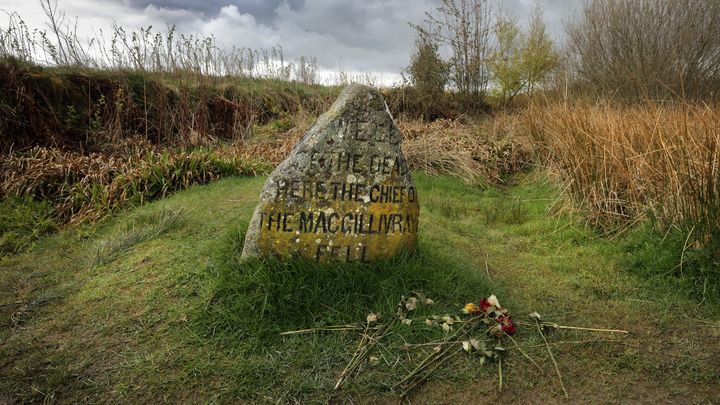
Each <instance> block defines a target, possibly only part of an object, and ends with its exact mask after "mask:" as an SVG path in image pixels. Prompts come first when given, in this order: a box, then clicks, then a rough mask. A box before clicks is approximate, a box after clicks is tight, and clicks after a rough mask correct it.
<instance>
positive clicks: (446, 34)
mask: <svg viewBox="0 0 720 405" xmlns="http://www.w3.org/2000/svg"><path fill="white" fill-rule="evenodd" d="M426 15H427V19H426V21H425V22H426V26H427V27H429V28H424V27H420V26H415V29H417V30H418V32H420V34H421V35H426V36H429V37H432V39H433V40H434V41H437V42H438V43H440V44H442V45H445V46H447V47H448V48H449V49H450V53H451V55H450V60H449V64H450V77H451V80H452V83H453V84H454V86H455V88H456V90H457V91H458V93H459V94H460V95H461V96H462V97H463V103H464V104H465V107H466V108H472V107H475V106H478V105H481V104H482V103H483V98H484V96H485V93H486V92H487V88H488V83H489V80H490V72H489V70H488V65H487V61H488V56H489V55H490V53H491V51H492V49H491V46H492V44H491V31H492V13H491V7H490V4H489V2H488V0H442V4H441V5H440V6H439V7H438V8H437V9H436V10H435V12H432V13H431V12H428V13H426Z"/></svg>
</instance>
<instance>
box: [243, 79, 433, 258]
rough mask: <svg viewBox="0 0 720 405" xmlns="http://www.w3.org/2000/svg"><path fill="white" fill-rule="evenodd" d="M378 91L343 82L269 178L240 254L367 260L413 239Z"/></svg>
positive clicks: (413, 224)
mask: <svg viewBox="0 0 720 405" xmlns="http://www.w3.org/2000/svg"><path fill="white" fill-rule="evenodd" d="M401 141H402V138H401V135H400V131H399V130H398V128H397V126H396V125H395V122H394V121H393V118H392V116H391V114H390V111H389V110H388V107H387V105H386V104H385V101H384V100H383V98H382V96H381V95H380V93H379V92H378V91H377V90H375V89H372V88H370V87H366V86H361V85H351V86H348V87H347V88H345V90H343V92H342V93H341V94H340V96H339V97H338V99H337V100H336V101H335V103H333V105H332V106H331V107H330V109H329V110H328V111H327V112H325V113H324V114H322V115H321V116H320V117H319V118H318V120H317V121H316V122H315V124H313V126H312V127H311V128H310V129H309V130H308V131H307V133H306V134H305V135H304V136H303V138H302V139H301V140H300V142H299V143H298V144H297V145H296V146H295V148H294V149H293V151H292V152H291V153H290V155H289V156H288V157H287V158H286V159H285V161H283V162H282V163H281V164H280V165H279V166H278V167H277V168H276V169H275V170H274V171H273V172H272V174H271V175H270V176H269V177H268V179H267V181H266V182H265V185H264V187H263V189H262V192H261V193H260V202H259V204H258V205H257V208H256V209H255V213H254V214H253V217H252V219H251V221H250V224H249V227H248V231H247V235H246V237H245V246H244V248H243V252H242V257H243V258H250V257H269V256H276V257H280V258H301V259H306V260H312V261H316V262H321V263H324V262H329V261H347V262H351V261H352V262H369V261H374V260H378V259H383V258H390V257H393V256H395V255H397V254H399V253H401V252H403V251H408V250H412V249H413V248H414V247H415V244H416V243H417V232H418V216H419V203H418V195H417V190H416V188H415V184H414V183H413V180H412V177H411V175H410V172H409V170H408V166H407V163H406V161H405V158H404V156H403V153H402V150H401V148H400V146H401Z"/></svg>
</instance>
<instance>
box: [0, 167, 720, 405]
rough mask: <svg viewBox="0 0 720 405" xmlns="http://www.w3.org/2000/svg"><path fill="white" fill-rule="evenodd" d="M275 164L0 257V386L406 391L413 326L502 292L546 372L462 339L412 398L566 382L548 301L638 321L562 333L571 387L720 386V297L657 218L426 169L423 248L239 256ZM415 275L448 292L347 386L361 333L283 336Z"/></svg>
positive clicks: (383, 300)
mask: <svg viewBox="0 0 720 405" xmlns="http://www.w3.org/2000/svg"><path fill="white" fill-rule="evenodd" d="M263 181H264V178H262V177H256V178H227V179H222V180H219V181H217V182H214V183H212V184H210V185H206V186H193V187H191V188H190V189H188V190H186V191H182V192H179V193H177V194H175V195H173V196H171V197H169V198H167V199H164V200H161V201H156V202H153V203H150V204H147V205H144V206H141V207H139V208H135V209H133V210H132V211H130V212H126V213H123V214H119V215H116V216H114V217H112V218H109V219H106V220H104V221H102V222H100V223H99V224H97V225H94V226H92V225H85V226H80V227H71V228H68V229H65V230H64V231H62V232H60V233H58V234H55V235H52V236H49V237H46V238H43V239H41V240H39V241H38V242H37V243H36V244H35V245H34V247H33V248H32V249H30V250H29V251H27V252H25V253H22V254H19V255H12V256H8V257H5V258H2V259H0V260H2V261H0V312H1V315H2V318H1V319H2V321H1V322H2V324H0V359H1V360H0V375H2V378H0V402H1V401H3V400H7V401H11V400H21V401H38V402H40V401H47V400H60V401H63V402H115V401H128V402H129V401H138V400H142V401H145V402H150V401H152V402H160V401H166V402H178V401H185V402H190V401H192V402H199V401H200V402H210V401H214V400H217V401H225V402H228V401H231V400H238V399H240V400H244V401H247V402H278V401H279V402H303V403H313V402H326V401H327V400H328V399H330V398H334V399H336V400H340V401H343V400H349V399H352V400H353V401H354V402H365V403H371V402H372V403H375V402H378V401H382V402H391V403H392V402H396V401H397V396H396V394H397V393H395V392H393V391H392V390H391V389H390V386H392V385H393V384H394V383H395V382H397V381H399V380H400V379H401V378H402V377H403V376H404V375H406V374H407V372H408V371H407V369H409V368H411V367H412V366H413V365H414V364H416V363H417V362H418V361H419V359H421V358H422V357H423V355H424V352H425V353H426V352H429V351H430V350H432V349H431V347H420V348H416V349H412V350H406V349H404V344H405V343H406V342H409V343H417V342H426V341H431V340H435V339H438V338H441V337H442V336H443V332H442V331H441V330H439V329H438V328H437V327H429V326H427V325H425V323H424V319H425V318H426V317H429V316H430V315H432V314H438V315H443V314H452V315H455V314H460V309H461V308H462V306H463V304H464V303H466V302H470V301H477V300H478V299H480V298H482V297H486V296H487V295H489V294H491V293H494V294H496V295H497V296H498V297H499V298H500V300H501V302H503V304H505V306H507V307H508V308H509V309H510V310H511V311H512V312H513V313H514V314H515V318H516V321H517V322H518V324H519V325H518V326H519V331H518V335H517V336H516V340H517V342H518V343H519V344H520V345H521V346H523V347H524V349H525V351H526V352H527V353H528V354H529V355H530V356H531V357H532V358H533V359H535V361H537V363H538V364H539V365H540V367H541V368H542V372H541V371H538V370H536V369H535V368H534V367H533V366H532V364H531V363H530V362H529V361H528V360H527V359H526V358H524V357H523V356H521V355H520V353H518V352H517V350H513V349H508V353H507V355H506V356H505V361H504V362H503V370H504V380H505V382H504V390H503V391H502V392H498V391H497V367H496V365H495V364H492V363H491V364H485V365H481V364H480V362H479V361H478V360H479V359H478V358H476V357H470V356H461V357H457V358H455V360H454V362H453V363H451V364H450V365H449V366H448V367H446V368H444V369H443V370H442V371H441V372H439V373H437V374H435V375H434V376H433V377H432V378H431V380H430V381H429V383H428V384H426V385H424V386H423V387H421V388H420V389H419V390H417V391H416V392H414V393H413V395H412V397H411V399H412V400H413V402H425V403H440V402H442V403H448V402H450V403H452V402H458V401H463V400H464V401H473V400H477V398H483V399H484V400H487V401H491V400H503V401H512V402H527V401H546V400H548V401H559V400H561V399H562V398H563V394H562V391H561V389H560V386H559V384H558V381H557V376H556V375H555V372H554V369H553V365H552V362H551V360H550V358H549V356H548V354H547V349H546V348H545V346H544V345H543V344H542V340H541V338H540V336H539V335H538V334H537V332H536V331H535V330H534V329H533V328H532V327H530V326H525V324H523V323H521V322H524V321H525V322H527V321H528V317H527V314H529V313H530V312H532V311H538V312H539V313H541V314H542V315H543V317H544V319H546V320H549V321H553V322H557V323H560V324H564V325H577V326H587V327H597V328H619V329H626V330H629V331H630V334H629V335H626V336H622V335H608V334H596V333H591V332H578V331H559V332H556V333H554V334H551V335H550V336H549V337H548V339H549V341H550V344H551V346H552V348H553V353H554V356H555V359H556V360H557V362H558V366H559V370H560V371H561V373H562V376H563V381H564V383H565V385H566V387H567V390H568V392H569V396H570V400H571V401H578V400H582V401H586V402H620V401H641V402H646V401H648V402H649V401H652V402H654V401H666V400H669V401H681V400H682V401H687V402H708V401H713V400H716V399H717V398H718V397H719V396H720V390H719V389H718V386H719V385H720V384H719V383H720V311H719V310H718V305H717V303H715V302H712V301H708V300H703V299H702V298H701V297H699V296H695V295H693V294H692V290H691V289H690V288H689V287H688V288H686V287H683V285H682V283H677V280H676V279H672V280H670V279H666V278H665V276H662V272H661V271H657V270H658V269H657V268H655V267H658V266H660V264H661V263H662V255H661V254H659V253H656V254H655V255H648V254H647V251H646V250H645V248H644V246H646V245H647V243H645V238H649V237H651V236H650V235H651V234H650V233H647V234H645V233H644V232H643V230H642V229H638V230H636V231H635V232H633V233H631V234H629V235H627V236H624V237H622V238H620V237H619V238H615V239H608V238H604V237H599V236H598V235H597V234H595V233H594V232H592V231H590V230H588V229H587V228H586V227H584V226H582V225H579V224H580V222H579V220H578V218H574V217H572V216H570V215H567V214H558V213H557V212H558V211H561V212H562V210H558V207H557V204H558V195H559V193H560V190H558V189H556V188H554V187H553V186H551V183H550V182H549V181H548V180H547V179H546V178H544V177H543V176H540V175H537V174H529V175H524V176H521V177H514V178H513V179H512V181H511V182H510V183H511V184H512V185H509V186H507V187H505V188H502V189H499V188H490V189H486V190H480V189H478V188H473V187H469V186H466V185H465V184H464V183H463V182H461V181H460V180H457V179H455V178H451V177H446V176H444V177H435V178H431V177H428V176H426V175H423V174H419V173H418V174H417V175H416V181H417V183H418V187H419V193H420V194H419V195H420V197H421V207H422V211H421V229H420V234H419V235H420V245H419V249H418V252H417V253H416V254H414V255H409V256H407V257H403V258H399V259H397V260H394V261H392V262H387V263H379V264H374V265H368V266H356V265H334V266H327V267H317V266H314V265H309V264H303V263H289V264H280V263H273V262H251V263H245V264H243V263H240V262H239V261H238V260H237V258H238V254H239V251H240V248H241V246H242V239H243V236H244V231H245V229H246V226H247V223H248V221H249V218H250V215H251V213H252V210H253V208H254V206H255V204H256V203H257V198H258V194H259V191H260V188H261V187H262V183H263ZM653 246H654V245H653ZM660 251H661V250H657V249H656V250H655V252H660ZM653 256H654V257H653ZM648 269H652V270H654V271H648ZM411 291H421V292H423V293H424V294H425V295H427V296H428V297H430V298H432V299H433V300H434V301H435V302H436V304H435V305H433V306H421V307H419V308H418V310H417V312H416V313H414V315H413V317H415V318H416V322H413V324H411V325H398V326H397V327H395V328H394V329H393V330H392V332H393V333H392V334H391V335H390V336H389V337H388V338H387V340H386V341H385V342H384V344H383V346H382V348H381V349H380V351H379V352H378V353H376V355H377V356H378V357H379V358H380V364H378V365H376V366H370V365H367V366H365V367H364V368H363V370H362V371H361V373H360V374H359V375H357V376H356V377H355V378H354V379H352V380H350V382H349V383H348V384H347V385H345V386H344V387H343V388H342V390H341V391H339V392H338V393H336V394H335V395H334V396H333V392H332V387H333V385H334V383H335V381H336V379H337V378H338V376H339V374H340V372H341V371H342V369H343V367H344V366H345V364H346V363H347V361H348V360H349V359H350V356H351V355H352V352H353V350H354V349H355V346H356V345H357V341H358V333H356V332H352V331H350V332H327V333H320V332H318V333H313V334H307V335H294V336H287V337H282V336H279V333H280V332H282V331H287V330H295V329H301V328H309V327H318V326H322V325H334V324H345V323H354V322H362V321H364V319H365V316H366V315H367V314H368V313H370V312H379V313H380V314H390V313H391V312H392V311H393V308H394V306H395V304H396V303H397V302H398V300H399V299H400V296H401V295H407V294H409V293H410V292H411Z"/></svg>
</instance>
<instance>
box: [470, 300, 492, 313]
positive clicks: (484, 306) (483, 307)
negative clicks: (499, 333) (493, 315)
mask: <svg viewBox="0 0 720 405" xmlns="http://www.w3.org/2000/svg"><path fill="white" fill-rule="evenodd" d="M468 305H469V304H468ZM472 305H473V306H475V304H472ZM491 306H492V305H491V304H490V301H488V300H487V298H483V299H481V300H480V309H481V310H482V311H483V312H487V310H488V308H490V307H491Z"/></svg>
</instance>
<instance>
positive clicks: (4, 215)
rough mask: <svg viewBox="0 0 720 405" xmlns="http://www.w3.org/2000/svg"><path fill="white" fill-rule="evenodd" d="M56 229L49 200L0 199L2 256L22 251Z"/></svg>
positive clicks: (0, 251)
mask: <svg viewBox="0 0 720 405" xmlns="http://www.w3.org/2000/svg"><path fill="white" fill-rule="evenodd" d="M55 230H57V221H56V220H55V218H54V210H53V207H52V205H51V204H50V203H49V202H38V201H33V200H31V199H27V198H8V199H4V200H0V257H2V256H3V255H7V254H12V253H17V252H20V251H22V250H23V249H25V248H27V247H29V246H31V245H32V244H33V242H35V240H37V239H38V238H39V237H42V236H45V235H47V234H49V233H52V232H54V231H55Z"/></svg>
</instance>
